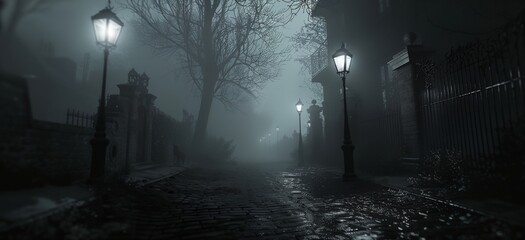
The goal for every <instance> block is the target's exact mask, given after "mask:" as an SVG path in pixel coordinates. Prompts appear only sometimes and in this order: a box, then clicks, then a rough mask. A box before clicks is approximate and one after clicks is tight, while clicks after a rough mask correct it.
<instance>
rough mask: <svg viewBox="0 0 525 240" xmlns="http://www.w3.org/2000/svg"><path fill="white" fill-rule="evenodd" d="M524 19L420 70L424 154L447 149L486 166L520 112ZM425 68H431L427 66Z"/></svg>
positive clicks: (524, 109) (520, 116)
mask: <svg viewBox="0 0 525 240" xmlns="http://www.w3.org/2000/svg"><path fill="white" fill-rule="evenodd" d="M524 23H525V17H522V18H521V19H520V20H519V21H516V22H514V23H512V24H510V25H509V26H507V27H506V28H505V30H504V31H502V32H501V33H499V34H497V35H495V36H492V37H490V38H487V39H484V40H479V41H477V42H474V43H471V44H468V45H465V46H462V47H459V48H455V49H453V50H452V51H451V52H450V53H449V54H448V56H447V59H446V60H445V61H444V62H443V63H441V64H439V65H436V66H434V65H432V64H430V63H429V64H427V65H426V66H425V67H424V68H423V69H424V70H425V71H424V73H425V75H426V77H425V79H426V85H425V88H424V90H423V91H424V92H423V94H422V95H421V96H422V103H423V104H422V111H421V112H422V119H423V123H424V124H423V126H424V133H425V135H424V140H425V141H426V143H425V146H426V151H427V152H428V151H433V150H438V149H449V150H453V151H456V152H457V153H458V154H461V156H462V157H463V158H464V159H468V160H469V161H468V163H469V164H470V167H473V168H489V167H490V166H491V165H494V162H493V161H487V159H497V158H498V156H499V155H501V154H502V153H503V151H504V150H503V148H504V147H505V142H506V141H507V140H508V138H509V137H512V134H513V132H514V129H515V128H516V127H518V125H519V124H523V118H524V114H525V104H524V103H525V94H524V93H525V91H524V87H525V86H524V84H525V83H524V74H525V31H524ZM429 66H430V67H429Z"/></svg>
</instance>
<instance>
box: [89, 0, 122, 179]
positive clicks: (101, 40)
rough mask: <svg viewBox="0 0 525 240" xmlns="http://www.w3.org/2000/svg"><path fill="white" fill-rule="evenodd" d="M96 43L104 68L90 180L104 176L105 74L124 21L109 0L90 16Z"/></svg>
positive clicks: (92, 142)
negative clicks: (106, 4)
mask: <svg viewBox="0 0 525 240" xmlns="http://www.w3.org/2000/svg"><path fill="white" fill-rule="evenodd" d="M91 21H92V22H93V28H94V30H95V37H96V41H97V44H98V45H100V46H102V47H104V69H103V73H102V90H101V93H100V100H99V105H98V110H97V122H96V127H95V136H94V137H93V139H91V141H90V143H91V148H92V153H91V174H90V180H91V181H95V180H96V179H98V178H100V177H103V176H104V169H105V162H106V149H107V146H108V144H109V140H108V139H107V138H106V99H105V98H106V75H107V66H108V55H109V50H110V49H112V48H115V47H116V45H117V40H118V37H119V35H120V31H121V30H122V27H123V26H124V23H123V22H122V21H121V20H120V19H119V18H118V17H117V15H116V14H115V13H113V11H112V7H111V1H110V0H109V1H108V6H107V7H106V8H104V9H102V10H100V11H99V12H98V13H97V14H95V15H93V16H92V17H91Z"/></svg>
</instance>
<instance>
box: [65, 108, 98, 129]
mask: <svg viewBox="0 0 525 240" xmlns="http://www.w3.org/2000/svg"><path fill="white" fill-rule="evenodd" d="M66 124H67V125H72V126H78V127H86V128H94V127H95V114H89V113H85V112H80V111H79V110H73V109H67V113H66Z"/></svg>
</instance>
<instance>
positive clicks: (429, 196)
mask: <svg viewBox="0 0 525 240" xmlns="http://www.w3.org/2000/svg"><path fill="white" fill-rule="evenodd" d="M372 182H374V183H376V184H379V185H381V186H384V187H387V188H391V189H395V190H398V191H402V192H406V193H408V194H410V195H413V196H416V197H421V198H425V199H427V200H430V201H433V202H437V203H441V204H446V205H448V206H451V207H455V208H460V209H463V210H466V211H469V212H472V213H476V214H479V215H483V216H485V217H489V218H492V219H496V220H499V221H503V222H506V223H509V224H511V225H516V226H521V227H525V223H519V222H516V221H513V220H511V219H506V218H504V217H501V216H495V215H493V214H490V213H487V212H484V211H481V210H478V209H474V208H472V207H469V206H466V205H462V204H459V203H457V202H454V201H452V200H447V199H441V198H438V197H434V196H431V195H428V194H424V193H419V192H416V191H413V190H408V189H405V188H402V187H398V186H394V185H390V184H385V183H378V182H376V181H372Z"/></svg>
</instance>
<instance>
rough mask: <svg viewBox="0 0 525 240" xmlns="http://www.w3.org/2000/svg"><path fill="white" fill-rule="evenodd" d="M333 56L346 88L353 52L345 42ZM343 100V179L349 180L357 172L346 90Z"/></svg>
mask: <svg viewBox="0 0 525 240" xmlns="http://www.w3.org/2000/svg"><path fill="white" fill-rule="evenodd" d="M332 58H333V59H334V63H335V68H336V70H337V74H339V76H340V77H341V79H342V80H343V89H346V74H347V73H349V72H350V66H351V63H352V58H353V57H352V54H351V53H350V52H349V51H348V50H347V49H346V48H345V44H344V43H343V44H342V46H341V48H340V49H339V50H337V51H336V52H335V53H334V55H332ZM343 102H344V109H343V110H344V140H343V146H341V149H342V150H343V156H344V165H345V173H344V175H343V181H348V180H350V179H353V178H355V176H356V175H355V172H354V148H355V147H354V145H353V144H352V139H351V137H350V128H349V126H348V112H347V108H346V91H344V90H343Z"/></svg>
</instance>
